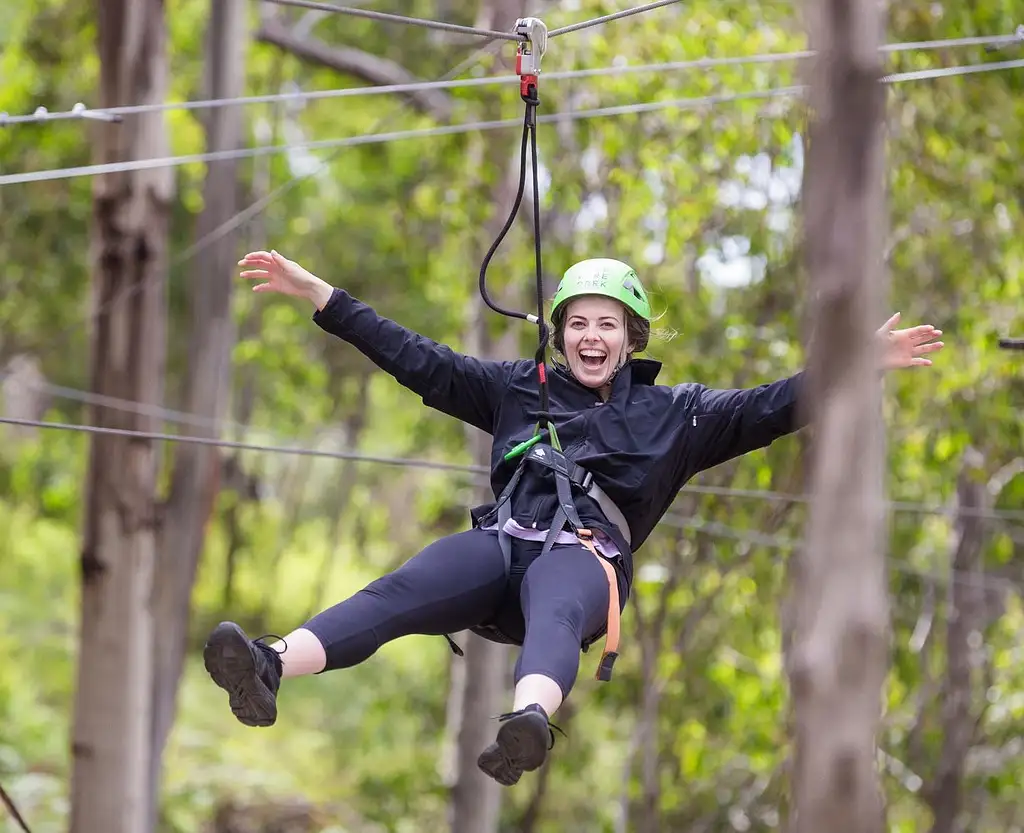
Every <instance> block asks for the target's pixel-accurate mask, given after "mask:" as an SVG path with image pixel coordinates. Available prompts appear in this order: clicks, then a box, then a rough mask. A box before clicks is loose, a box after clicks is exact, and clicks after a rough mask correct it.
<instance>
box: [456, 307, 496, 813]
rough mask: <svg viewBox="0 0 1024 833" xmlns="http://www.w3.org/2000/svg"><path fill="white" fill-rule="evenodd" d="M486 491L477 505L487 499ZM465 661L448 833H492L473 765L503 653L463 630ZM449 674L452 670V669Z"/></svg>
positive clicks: (480, 345)
mask: <svg viewBox="0 0 1024 833" xmlns="http://www.w3.org/2000/svg"><path fill="white" fill-rule="evenodd" d="M486 312H487V311H486V308H485V307H484V304H483V300H482V299H476V300H475V301H474V304H473V315H472V332H473V337H472V338H471V339H470V340H469V341H470V343H469V344H467V347H468V348H471V349H470V350H469V352H471V353H473V354H474V355H479V356H481V357H485V358H486V357H489V354H490V352H491V351H490V349H489V348H488V345H487V339H486V332H487V315H486ZM466 431H467V434H468V436H469V440H470V444H471V446H472V448H473V462H474V463H475V464H476V465H483V466H489V465H490V446H491V443H490V439H491V438H490V437H489V436H488V435H487V434H484V433H483V432H481V431H478V430H477V429H475V428H468V427H467V429H466ZM491 499H492V496H491V494H490V492H489V491H488V490H487V487H486V486H482V487H481V488H480V494H479V495H478V502H481V503H483V502H486V501H488V500H491ZM459 638H460V640H461V641H462V648H463V650H464V651H465V654H466V655H465V656H464V657H463V658H462V659H459V658H456V659H455V662H457V663H462V668H459V669H458V670H457V671H456V673H453V674H452V681H451V694H450V697H451V701H452V702H451V703H450V705H452V706H454V707H453V708H451V709H450V713H451V716H453V717H454V718H455V721H454V726H453V728H454V729H455V731H454V736H455V760H454V785H453V787H452V794H451V804H450V806H449V816H450V818H451V832H452V833H496V831H497V829H498V821H499V818H500V810H501V792H500V790H501V787H500V786H499V785H498V784H497V782H495V781H493V780H491V779H490V778H488V777H487V776H486V775H485V774H484V773H483V772H482V771H481V770H480V769H479V768H478V767H477V765H476V759H477V757H478V756H479V755H480V753H481V752H482V751H483V750H484V749H485V748H486V747H487V746H488V745H489V744H490V743H491V742H492V741H493V740H494V732H495V723H494V720H493V718H494V715H495V714H496V713H497V710H498V709H499V707H500V703H501V698H502V688H503V683H504V682H505V660H506V658H507V656H508V650H507V649H506V648H505V646H503V645H499V644H497V643H494V642H489V641H488V640H486V639H483V638H481V637H479V636H477V635H476V634H473V633H470V632H469V631H466V632H465V633H463V634H462V635H461V636H460V637H459ZM453 670H454V669H453Z"/></svg>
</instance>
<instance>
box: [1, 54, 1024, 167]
mask: <svg viewBox="0 0 1024 833" xmlns="http://www.w3.org/2000/svg"><path fill="white" fill-rule="evenodd" d="M1022 67H1024V59H1017V60H1012V61H999V62H995V63H988V64H967V65H964V66H956V67H945V68H940V69H930V70H919V71H912V72H902V73H895V74H893V75H887V76H884V77H883V78H882V79H880V80H881V82H882V83H885V84H898V83H903V82H906V81H923V80H927V79H932V78H948V77H952V76H959V75H973V74H977V73H983V72H994V71H1000V70H1009V69H1020V68H1022ZM806 89H807V86H806V85H793V86H789V87H775V88H769V89H767V90H755V91H749V92H740V93H722V94H712V95H706V96H696V97H693V98H682V99H671V100H666V101H653V102H645V103H639V104H623V105H618V106H612V107H600V108H595V109H590V110H568V111H560V112H556V113H552V114H549V115H546V116H538V117H537V123H538V124H541V123H546V122H559V121H566V120H568V121H576V120H583V119H593V118H601V117H605V116H621V115H629V114H636V113H645V112H654V111H657V110H668V109H692V108H694V107H701V106H704V105H708V104H721V103H725V102H730V101H742V100H747V99H757V98H776V97H787V96H793V95H796V94H798V93H802V92H804V91H805V90H806ZM521 123H522V122H521V121H520V120H519V119H499V120H492V121H478V122H461V123H456V124H451V125H441V126H437V127H426V128H419V129H413V130H399V131H393V132H388V133H369V134H364V135H360V136H346V137H343V138H338V139H320V140H311V141H308V142H294V143H290V144H284V145H264V146H260V147H255V148H239V149H237V150H230V151H211V152H209V153H194V154H187V155H183V156H164V157H157V158H152V159H136V160H130V161H126V162H110V163H105V164H98V165H82V166H76V167H70V168H53V169H49V170H40V171H28V172H25V173H18V174H6V175H2V176H0V186H3V185H17V184H22V183H29V182H42V181H49V180H56V179H70V178H74V177H80V176H98V175H101V174H107V173H120V172H123V171H134V170H146V169H152V168H165V167H178V166H181V165H191V164H196V163H204V162H217V161H223V160H227V159H244V158H251V157H257V156H265V155H268V154H270V155H273V154H279V153H287V152H288V151H291V150H317V149H324V148H344V147H357V146H360V145H372V144H389V143H391V142H397V141H403V140H405V139H422V138H428V137H432V136H451V135H458V134H463V133H471V132H474V131H478V130H479V131H488V130H503V129H505V128H508V127H514V126H516V125H519V124H521Z"/></svg>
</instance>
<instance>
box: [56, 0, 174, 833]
mask: <svg viewBox="0 0 1024 833" xmlns="http://www.w3.org/2000/svg"><path fill="white" fill-rule="evenodd" d="M96 8H97V14H98V29H97V35H98V51H99V57H100V106H101V107H115V106H119V105H127V104H158V103H162V102H163V101H164V99H165V94H166V90H167V60H166V52H165V50H166V47H165V41H166V30H165V23H164V8H163V2H162V0H103V1H102V2H98V3H97V4H96ZM96 137H97V142H96V151H95V156H96V161H97V162H99V163H110V162H118V161H124V160H130V159H144V158H148V157H158V156H165V155H166V154H167V148H166V139H165V136H164V124H163V118H162V116H161V115H160V114H159V113H144V114H137V115H129V116H126V117H125V119H124V121H123V122H122V123H120V124H98V125H97V126H96ZM172 190H173V179H172V176H171V172H170V169H156V170H148V171H145V170H144V171H130V172H123V173H111V174H104V175H102V176H99V177H97V178H96V179H95V180H94V187H93V230H92V234H93V241H92V249H93V257H94V262H93V279H92V280H93V294H92V305H93V309H94V310H95V319H94V320H95V329H94V331H93V333H92V339H91V342H92V343H91V357H90V365H91V370H90V373H91V377H92V378H91V387H92V391H93V392H95V393H98V394H101V395H106V396H112V397H117V398H120V399H126V400H130V401H134V402H139V403H142V404H144V405H151V406H159V405H160V404H161V399H162V387H163V378H164V363H165V339H164V334H165V329H166V321H165V317H166V300H165V292H166V271H167V234H168V213H169V212H168V204H169V202H170V199H171V195H172ZM90 411H91V413H90V417H91V420H90V421H91V422H93V424H96V425H100V426H113V427H117V428H127V429H132V430H142V431H153V430H156V429H157V428H158V425H157V424H156V420H155V419H154V418H153V417H150V416H145V415H142V414H133V413H129V412H127V411H116V410H113V409H109V410H108V409H106V408H102V407H99V406H93V407H91V408H90ZM157 471H158V456H157V449H156V448H155V446H154V443H153V442H152V441H148V440H138V439H132V438H127V437H120V436H109V435H93V436H92V438H91V440H90V444H89V461H88V470H87V473H86V483H85V490H86V501H85V517H84V528H83V542H82V552H81V570H82V602H81V620H80V642H79V662H78V680H77V692H76V697H75V710H74V728H73V740H72V777H71V827H70V829H71V831H72V833H94V831H97V830H102V831H104V833H142V831H144V830H146V828H147V825H148V808H149V799H148V795H147V793H148V790H149V781H148V773H149V760H150V749H151V743H150V738H151V726H150V714H151V707H150V685H151V677H152V661H153V643H152V636H153V611H152V607H151V604H152V601H151V594H152V589H153V570H154V564H155V559H156V545H157V541H156V538H157V531H156V530H157V506H156V481H157Z"/></svg>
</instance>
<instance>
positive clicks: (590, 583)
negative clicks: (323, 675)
mask: <svg viewBox="0 0 1024 833" xmlns="http://www.w3.org/2000/svg"><path fill="white" fill-rule="evenodd" d="M541 546H542V544H541V542H539V541H536V542H534V541H523V540H520V539H516V538H513V539H512V575H511V576H510V577H506V575H505V561H504V558H503V556H502V554H501V548H500V546H499V544H498V533H497V532H496V531H494V530H482V529H471V530H469V531H467V532H459V533H456V534H455V535H449V536H448V537H446V538H441V539H440V540H438V541H435V542H434V543H432V544H430V545H429V546H427V547H426V548H424V549H423V550H422V551H421V552H419V553H418V554H417V555H415V556H413V557H412V558H411V559H409V560H408V561H407V562H406V563H405V564H403V565H402V566H401V567H399V568H398V569H397V570H395V571H394V572H392V573H388V574H387V575H385V576H382V577H381V578H379V579H377V580H376V581H373V582H371V583H370V584H369V585H367V586H366V587H365V588H363V589H362V590H360V591H359V592H358V593H356V594H355V595H354V596H352V597H350V598H349V599H346V600H345V601H343V602H340V603H339V604H336V605H335V606H334V607H331V608H328V609H327V610H325V611H323V612H322V613H318V614H317V615H316V616H314V617H313V618H312V619H310V620H309V622H307V623H306V624H305V625H304V626H303V627H305V628H306V629H307V630H310V631H312V632H313V634H315V635H316V637H317V638H318V639H319V640H320V642H322V643H323V646H324V650H325V651H326V653H327V665H326V667H325V668H324V671H330V670H333V669H336V668H348V667H350V666H353V665H357V664H359V663H360V662H363V660H365V659H367V658H368V657H370V656H371V655H372V654H373V653H374V652H375V651H376V650H377V649H378V648H380V647H381V646H382V645H383V644H384V643H386V642H390V641H391V640H392V639H397V638H398V637H400V636H407V635H409V634H426V635H441V634H446V633H457V632H458V631H462V630H466V629H468V628H472V627H477V626H480V625H484V624H494V625H496V626H497V627H498V628H499V629H500V630H501V631H502V633H504V634H505V635H506V636H508V637H509V638H510V639H513V640H514V641H515V642H516V644H521V645H522V650H521V651H520V653H519V659H518V661H517V662H516V669H515V681H516V682H517V683H518V682H519V680H520V679H522V678H523V677H525V676H526V675H528V674H543V675H544V676H546V677H550V678H551V679H553V680H554V681H555V682H557V683H558V685H559V687H560V688H561V689H562V695H563V697H564V696H566V695H568V693H569V691H570V690H571V689H572V686H573V684H574V683H575V681H576V674H577V671H578V669H579V658H580V647H581V645H582V643H583V641H584V640H585V639H591V638H593V637H594V636H595V635H596V634H598V633H600V631H601V630H602V629H603V628H604V627H605V624H606V623H607V620H608V580H607V578H606V576H605V573H604V571H603V570H602V569H601V566H600V565H599V564H598V563H597V562H596V561H595V560H594V556H593V554H591V553H590V552H588V551H587V550H586V549H584V548H583V547H582V546H573V545H558V546H555V547H553V548H552V550H551V552H550V553H548V555H546V556H545V557H544V558H537V556H538V555H539V554H540V550H541Z"/></svg>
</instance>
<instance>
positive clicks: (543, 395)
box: [480, 83, 559, 448]
mask: <svg viewBox="0 0 1024 833" xmlns="http://www.w3.org/2000/svg"><path fill="white" fill-rule="evenodd" d="M522 99H523V101H524V102H526V115H525V117H524V119H523V141H522V145H521V147H520V152H519V186H518V187H517V189H516V197H515V200H514V201H513V202H512V210H511V211H509V215H508V218H507V219H506V220H505V224H504V225H503V226H502V228H501V231H499V232H498V236H497V237H495V239H494V242H493V243H492V244H491V247H490V248H489V249H488V250H487V254H486V255H484V259H483V262H482V263H481V264H480V296H481V297H482V298H483V300H484V303H485V304H487V306H488V307H490V308H491V309H492V310H494V311H495V312H497V313H499V314H500V315H504V316H507V317H509V318H518V319H520V320H522V321H530V319H531V317H535V318H536V319H537V352H536V354H535V355H534V361H535V363H536V366H537V381H538V385H539V392H540V408H539V411H538V414H539V415H540V416H541V420H542V421H541V422H538V424H537V427H536V433H537V434H539V433H540V432H541V426H542V424H543V423H544V422H546V423H547V426H548V429H549V433H550V435H551V444H552V446H554V447H555V448H559V443H558V437H557V435H556V434H555V428H554V424H553V423H552V421H551V418H550V414H549V403H550V400H549V397H548V379H547V368H546V358H547V347H548V339H549V330H548V325H547V322H546V321H545V320H544V269H543V265H542V259H541V240H540V234H541V232H540V176H539V172H538V164H537V106H538V105H539V104H540V98H539V96H538V95H537V86H536V84H534V83H529V84H523V86H522ZM528 147H529V149H530V152H531V161H532V167H533V251H534V268H535V274H536V283H537V287H536V288H537V312H536V313H535V314H534V315H533V316H531V314H530V313H525V312H518V311H516V310H510V309H506V308H505V307H502V306H501V305H500V304H498V303H496V302H495V301H494V300H493V299H492V298H491V296H490V294H489V293H488V292H487V267H488V266H489V265H490V262H491V259H492V258H493V257H494V253H495V252H496V251H497V250H498V246H500V245H501V242H502V240H504V239H505V235H506V234H508V232H509V229H511V228H512V223H513V222H515V218H516V215H517V214H518V213H519V207H520V206H521V205H522V202H523V193H524V192H525V190H526V151H527V148H528Z"/></svg>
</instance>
